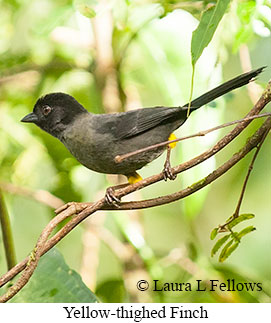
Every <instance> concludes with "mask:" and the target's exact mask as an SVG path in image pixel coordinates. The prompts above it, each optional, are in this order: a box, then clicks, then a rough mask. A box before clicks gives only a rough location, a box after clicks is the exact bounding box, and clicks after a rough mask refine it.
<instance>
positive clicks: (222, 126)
mask: <svg viewBox="0 0 271 323" xmlns="http://www.w3.org/2000/svg"><path fill="white" fill-rule="evenodd" d="M270 115H271V113H270V112H266V113H262V114H259V115H254V116H249V117H245V118H243V119H239V120H234V121H230V122H226V123H223V124H221V125H219V126H216V127H213V128H209V129H207V130H202V131H199V132H197V133H195V134H192V135H188V136H185V137H181V138H176V139H173V140H168V141H163V142H160V143H158V144H155V145H151V146H148V147H145V148H141V149H138V150H135V151H132V152H130V153H128V154H124V155H118V156H116V157H115V161H116V162H117V163H120V162H122V161H123V160H124V159H127V158H129V157H132V156H135V155H138V154H140V153H143V152H146V151H149V150H153V149H156V148H158V147H163V146H166V145H168V144H171V143H173V142H178V141H183V140H186V139H191V138H195V137H202V136H205V135H207V134H208V133H210V132H212V131H215V130H219V129H222V128H226V127H229V126H232V125H234V124H237V123H241V122H244V121H248V120H254V119H258V118H264V117H269V116H270Z"/></svg>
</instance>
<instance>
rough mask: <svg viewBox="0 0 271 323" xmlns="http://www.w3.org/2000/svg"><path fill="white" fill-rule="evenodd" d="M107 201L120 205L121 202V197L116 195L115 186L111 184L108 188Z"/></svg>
mask: <svg viewBox="0 0 271 323" xmlns="http://www.w3.org/2000/svg"><path fill="white" fill-rule="evenodd" d="M105 201H106V203H107V204H109V205H111V204H113V205H115V206H118V205H119V204H120V199H119V198H117V197H116V196H115V187H114V186H111V187H108V188H107V189H106V192H105Z"/></svg>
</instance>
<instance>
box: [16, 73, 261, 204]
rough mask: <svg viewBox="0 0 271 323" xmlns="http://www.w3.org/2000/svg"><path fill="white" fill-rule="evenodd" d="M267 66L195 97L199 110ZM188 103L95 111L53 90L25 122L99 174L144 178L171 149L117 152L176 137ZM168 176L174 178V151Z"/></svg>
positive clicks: (109, 196)
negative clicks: (144, 169) (145, 169)
mask: <svg viewBox="0 0 271 323" xmlns="http://www.w3.org/2000/svg"><path fill="white" fill-rule="evenodd" d="M263 68H264V67H261V68H259V69H256V70H252V71H250V72H248V73H244V74H242V75H239V76H237V77H236V78H234V79H232V80H230V81H228V82H225V83H223V84H222V85H220V86H218V87H216V88H214V89H213V90H211V91H209V92H206V93H205V94H203V95H201V96H200V97H198V98H197V99H195V100H193V101H192V102H191V107H190V111H191V112H192V111H195V110H197V109H198V108H200V107H202V106H203V105H205V104H207V103H209V102H211V101H213V100H215V99H216V98H218V97H220V96H222V95H223V94H225V93H228V92H230V91H232V90H234V89H236V88H239V87H241V86H243V85H245V84H247V83H249V82H250V81H251V80H254V78H255V77H256V76H257V75H258V74H260V73H261V72H262V70H263ZM187 109H188V104H186V105H184V106H182V107H163V106H159V107H152V108H142V109H137V110H132V111H128V112H123V113H114V114H92V113H90V112H88V111H87V110H86V109H85V108H84V107H83V106H82V105H81V104H80V103H79V102H77V101H76V100H75V99H74V98H73V97H72V96H70V95H68V94H65V93H50V94H47V95H45V96H43V97H41V98H39V99H38V101H37V102H36V104H35V106H34V110H33V112H32V113H30V114H28V115H26V116H25V117H24V118H23V119H22V120H21V121H22V122H32V123H35V124H36V125H37V126H39V127H40V128H41V129H43V130H45V131H46V132H48V133H49V134H51V135H53V136H54V137H56V138H58V139H59V140H60V141H61V142H62V143H63V144H64V145H65V146H66V148H67V149H68V150H69V151H70V152H71V153H72V155H73V156H74V157H75V158H76V159H77V160H78V161H79V162H80V163H81V164H82V165H84V166H86V167H87V168H89V169H91V170H94V171H96V172H99V173H106V174H123V175H125V176H127V178H128V181H129V183H135V182H137V181H139V180H141V179H142V178H141V177H140V175H138V173H137V172H136V171H137V170H138V169H140V168H142V167H143V166H145V165H146V164H148V163H150V162H151V161H153V160H154V159H156V158H157V157H158V156H160V155H161V154H162V152H163V151H164V150H165V149H166V147H165V146H164V147H159V148H155V149H153V150H149V151H146V152H144V153H140V154H137V155H135V156H132V157H129V158H127V159H124V160H123V161H121V162H117V161H116V160H115V157H116V156H118V155H123V154H127V153H129V152H132V151H135V150H138V149H141V148H144V147H147V146H150V145H154V144H157V143H160V142H163V141H167V140H169V139H172V138H174V137H173V136H172V133H173V131H174V130H176V129H177V128H179V127H180V126H181V125H182V124H183V123H184V122H185V121H186V119H187ZM170 148H171V147H170V146H168V147H167V149H168V154H167V160H166V163H165V167H164V178H165V179H167V178H169V179H174V178H175V176H174V175H173V174H172V172H171V167H170V162H169V155H170V153H169V152H170ZM106 198H107V201H108V203H113V202H114V201H117V199H116V198H115V197H114V191H113V190H112V189H110V190H107V194H106Z"/></svg>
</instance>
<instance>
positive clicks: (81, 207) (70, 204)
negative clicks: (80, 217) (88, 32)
mask: <svg viewBox="0 0 271 323" xmlns="http://www.w3.org/2000/svg"><path fill="white" fill-rule="evenodd" d="M91 204H92V203H80V202H68V203H66V204H63V205H62V206H60V207H59V208H58V209H56V210H55V213H56V214H59V213H61V212H63V211H65V210H67V209H69V208H73V213H74V214H78V213H80V212H81V211H83V210H84V209H85V208H86V207H88V206H89V205H91Z"/></svg>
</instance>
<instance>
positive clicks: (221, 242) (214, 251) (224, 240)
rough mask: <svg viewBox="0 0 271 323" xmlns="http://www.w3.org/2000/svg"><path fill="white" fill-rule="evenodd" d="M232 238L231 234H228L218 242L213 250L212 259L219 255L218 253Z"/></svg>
mask: <svg viewBox="0 0 271 323" xmlns="http://www.w3.org/2000/svg"><path fill="white" fill-rule="evenodd" d="M230 236H231V234H227V235H225V236H224V237H223V238H220V239H219V240H217V242H216V244H215V245H214V246H213V249H212V251H211V256H212V257H213V256H214V255H215V254H216V253H217V251H218V250H219V249H220V248H221V247H222V246H223V244H224V243H225V242H226V241H227V240H228V239H229V237H230Z"/></svg>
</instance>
